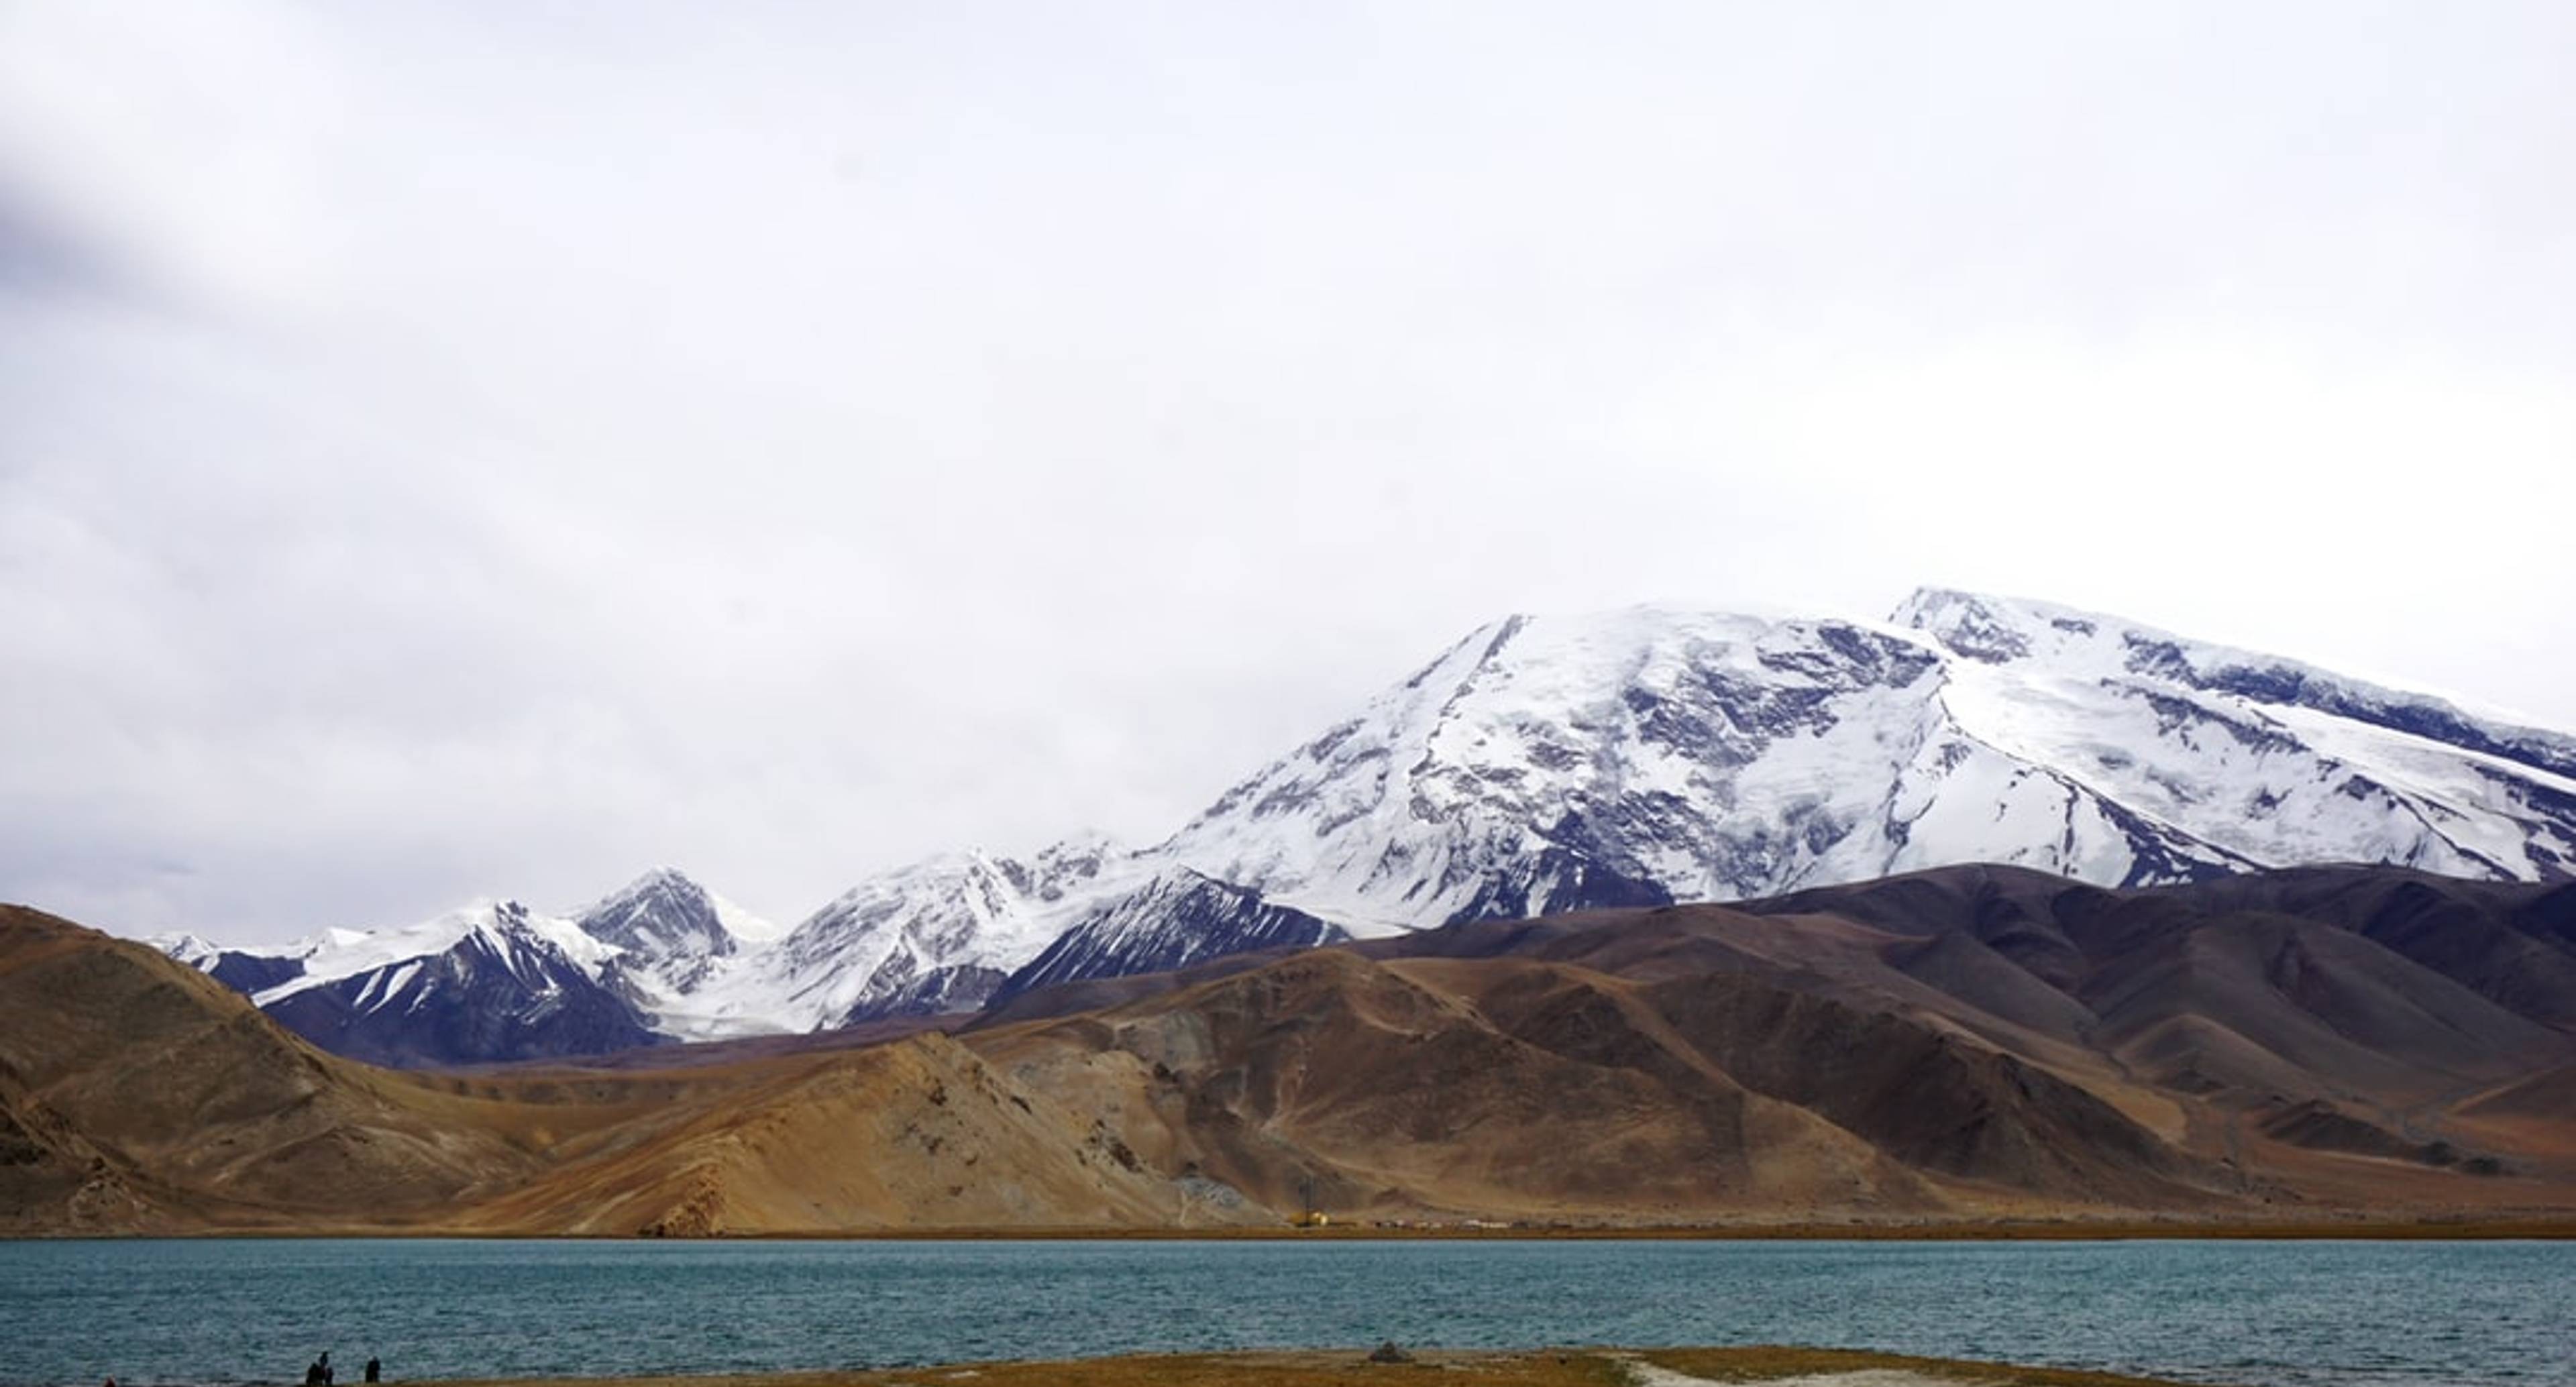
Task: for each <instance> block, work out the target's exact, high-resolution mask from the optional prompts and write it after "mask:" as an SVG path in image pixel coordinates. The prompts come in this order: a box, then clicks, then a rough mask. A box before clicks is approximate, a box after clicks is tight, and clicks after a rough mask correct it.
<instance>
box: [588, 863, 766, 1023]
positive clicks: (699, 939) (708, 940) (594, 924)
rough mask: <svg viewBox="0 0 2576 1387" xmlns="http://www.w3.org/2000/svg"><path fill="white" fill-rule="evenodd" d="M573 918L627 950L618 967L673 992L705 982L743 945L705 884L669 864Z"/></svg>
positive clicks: (591, 932) (592, 933)
mask: <svg viewBox="0 0 2576 1387" xmlns="http://www.w3.org/2000/svg"><path fill="white" fill-rule="evenodd" d="M573 923H574V924H575V925H577V926H579V927H580V929H581V931H582V933H584V934H587V935H589V936H590V937H591V938H593V939H596V940H598V941H600V942H601V943H603V944H613V945H616V946H617V947H618V948H620V949H622V950H624V951H625V952H624V953H623V954H622V955H620V957H619V958H618V960H617V962H618V966H619V967H620V968H622V969H626V970H629V971H633V972H636V973H640V974H643V975H645V976H648V977H651V978H653V979H654V980H655V981H657V982H659V983H660V984H661V985H662V986H664V987H666V988H668V989H670V990H672V991H675V992H686V991H688V990H689V989H690V988H692V987H694V986H696V985H697V984H698V983H699V982H701V981H704V980H705V978H706V976H707V974H708V972H709V971H711V970H712V969H713V968H714V967H715V963H716V960H718V959H722V958H730V957H732V956H733V955H734V953H735V952H736V951H737V950H738V949H739V947H740V946H739V944H738V943H737V942H736V941H735V939H734V937H733V933H732V932H731V931H730V930H727V929H726V928H725V926H724V921H723V920H721V919H720V918H718V916H717V913H716V906H715V901H714V900H713V898H711V897H709V896H708V895H707V893H706V889H705V888H704V887H702V886H700V885H698V884H697V883H696V882H694V881H691V880H689V879H688V878H687V877H685V876H682V875H681V874H679V873H678V872H674V871H670V870H667V869H665V870H661V871H656V872H651V873H648V874H646V875H645V876H644V877H643V878H642V879H640V880H638V881H636V882H635V883H634V884H633V885H631V886H629V887H627V888H626V889H625V890H623V891H620V892H618V893H617V894H616V895H613V896H610V897H609V898H607V899H606V900H603V901H601V902H599V903H598V904H596V905H594V906H592V907H590V908H589V909H588V910H585V911H583V912H582V913H581V914H580V915H578V916H576V917H574V919H573Z"/></svg>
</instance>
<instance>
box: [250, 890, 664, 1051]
mask: <svg viewBox="0 0 2576 1387" xmlns="http://www.w3.org/2000/svg"><path fill="white" fill-rule="evenodd" d="M525 918H526V911H525V908H524V907H520V906H517V905H516V904H515V903H511V904H506V905H503V906H501V907H499V908H498V910H497V911H496V912H495V923H494V925H493V927H490V928H479V929H475V930H472V931H469V932H468V933H467V934H466V936H465V937H464V938H463V939H461V940H459V941H458V942H457V943H456V944H455V946H454V947H452V948H450V949H448V950H447V951H446V952H444V953H441V954H437V955H434V956H431V957H429V958H425V959H410V960H405V961H403V962H400V963H395V964H391V965H388V966H386V967H382V968H377V969H372V970H369V971H367V972H364V973H359V974H356V975H354V976H352V977H346V978H340V979H337V980H335V981H332V982H327V983H322V984H319V985H316V986H313V987H309V988H305V989H303V990H302V991H298V992H294V993H291V994H289V995H287V996H285V997H281V998H278V999H276V1000H274V1001H271V1002H270V1003H269V1004H268V1005H267V1006H265V1007H263V1008H262V1010H264V1011H266V1012H267V1013H268V1014H269V1016H271V1017H272V1018H274V1019H275V1020H276V1021H277V1022H278V1023H279V1024H281V1025H283V1026H285V1027H286V1028H287V1029H288V1030H291V1031H294V1032H295V1033H296V1034H298V1035H301V1036H303V1037H304V1038H305V1039H307V1040H310V1041H312V1042H313V1043H314V1044H316V1045H319V1046H321V1047H322V1048H323V1049H326V1050H329V1051H331V1052H332V1053H334V1054H339V1055H346V1056H348V1057H349V1058H351V1059H357V1060H364V1061H366V1062H368V1063H370V1064H382V1065H388V1066H392V1067H394V1068H436V1067H442V1066H448V1065H464V1064H491V1063H497V1062H501V1061H505V1060H524V1059H549V1058H560V1057H564V1056H571V1055H598V1054H607V1053H610V1052H612V1051H616V1050H631V1049H635V1048H637V1047H640V1046H646V1045H658V1044H661V1043H663V1041H664V1037H662V1036H661V1035H659V1034H657V1033H656V1032H655V1031H654V1030H653V1029H652V1026H651V1024H650V1021H649V1019H648V1018H647V1017H646V1016H645V1015H644V1014H643V1013H642V1012H641V1011H639V1010H638V1009H637V1008H636V1006H635V1004H634V1003H633V1002H631V1001H629V1000H628V999H627V998H626V997H624V996H623V995H621V994H620V993H619V992H618V991H617V990H616V989H614V988H612V987H609V986H606V985H604V984H602V983H601V982H599V981H596V980H594V979H593V978H592V977H591V975H590V974H589V973H588V972H587V971H585V970H584V969H583V968H582V967H581V965H580V964H579V963H576V962H575V961H573V960H572V959H571V958H569V957H567V956H566V955H565V954H564V953H563V952H562V951H561V950H560V949H558V948H556V947H555V946H554V945H553V944H552V943H551V942H549V941H547V940H545V939H544V938H542V937H540V936H538V935H536V934H534V933H531V932H528V931H526V930H525V928H524V922H525Z"/></svg>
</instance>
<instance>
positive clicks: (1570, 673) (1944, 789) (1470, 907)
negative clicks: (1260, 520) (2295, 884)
mask: <svg viewBox="0 0 2576 1387" xmlns="http://www.w3.org/2000/svg"><path fill="white" fill-rule="evenodd" d="M1157 851H1158V852H1159V853H1161V854H1163V855H1166V856H1168V857H1170V858H1172V859H1174V860H1176V861H1180V862H1184V863H1187V864H1189V865H1191V866H1193V867H1195V868H1197V869H1198V870H1200V871H1203V872H1205V873H1207V874H1208V875H1210V876H1212V877H1216V878H1219V879H1222V880H1226V881H1230V882H1234V883H1237V884H1240V885H1243V886H1246V887H1249V888H1251V889H1254V890H1257V891H1259V892H1260V893H1262V894H1263V895H1264V896H1265V897H1267V898H1268V899H1269V900H1271V901H1273V902H1275V903H1278V904H1282V905H1287V906H1293V907H1295V908H1298V909H1302V910H1306V911H1309V912H1311V913H1313V914H1316V915H1318V916H1321V917H1323V918H1326V919H1331V920H1336V921H1339V922H1341V923H1343V924H1345V925H1347V926H1349V927H1351V928H1353V929H1356V930H1362V931H1368V932H1383V931H1390V930H1395V929H1418V928H1424V927H1428V926H1433V925H1439V924H1443V923H1448V922H1451V921H1458V920H1468V919H1480V918H1492V917H1497V916H1506V915H1514V914H1537V913H1547V912H1552V911H1558V910H1566V909H1573V908H1577V907H1582V906H1588V905H1612V904H1621V905H1624V904H1639V903H1646V902H1653V901H1659V900H1667V899H1670V900H1720V901H1722V900H1731V899H1743V898H1749V897H1758V896H1765V895H1771V894H1776V893H1779V892H1783V891H1788V890H1793V889H1797V888H1800V887H1805V886H1813V885H1823V884H1827V883H1834V882H1846V881H1858V880H1865V879H1868V878H1872V877H1877V876H1883V875H1887V874H1889V873H1894V872H1902V871H1909V870H1912V869H1915V868H1919V867H1933V866H1941V865H1947V864H1953V863H1964V862H1999V863H2011V864H2016V865H2021V866H2027V867H2034V868H2038V869H2041V870H2045V871H2051V872H2056V873H2059V874H2063V875H2067V876H2073V877H2079V878H2082V879H2084V880H2088V881H2094V882H2099V883H2103V884H2106V885H2142V884H2151V883H2159V882H2171V881H2181V880H2188V879H2193V878H2196V877H2201V876H2206V875H2212V874H2216V873H2222V872H2227V871H2231V870H2239V869H2243V868H2246V867H2249V866H2256V865H2264V866H2272V865H2290V864H2295V863H2304V862H2323V861H2369V862H2390V863H2397V864H2402V865H2407V866H2414V867H2420V868H2423V869H2426V870H2429V871H2435V872H2442V873H2447V874H2453V875H2461V876H2485V877H2500V878H2520V879H2541V878H2553V877H2562V876H2566V875H2569V873H2570V864H2571V863H2576V739H2570V738H2567V737H2564V736H2560V735H2558V734H2554V733H2548V732H2540V731H2534V730H2530V729H2523V728H2513V727H2504V726H2498V725H2495V724H2492V723H2488V722H2485V721H2482V720H2480V719H2477V718H2474V717H2471V716H2470V715H2468V714H2465V713H2463V712H2461V711H2459V710H2458V709H2456V708H2452V707H2451V706H2450V705H2448V704H2445V703H2442V702H2440V701H2439V700H2435V699H2429V698H2424V697H2420V696H2416V695H2409V694H2402V693H2397V692H2394V691H2390V690H2385V689H2379V688H2375V687H2373V686H2369V685H2365V684H2361V683H2358V682H2356V681H2352V680H2345V679H2340V678H2337V677H2335V676H2332V675H2327V674H2324V673H2322V672H2320V671H2317V670H2313V669H2309V668H2307V667H2304V666H2300V665H2297V664H2294V663H2292V662H2289V661H2284V660H2278V659H2273V658H2271V657H2265V656H2256V655H2249V654H2245V653H2242V652H2237V651H2232V650H2226V649H2222V648H2219V647H2214V646H2206V645H2200V644H2196V643H2193V642H2188V641H2184V640H2181V639H2179V638H2177V637H2174V636H2171V635H2168V634H2166V633H2164V632H2161V631H2156V630H2153V629H2152V628H2148V627H2143V626H2138V625H2135V624H2134V623H2126V622H2121V621H2119V620H2117V619H2115V618H2110V617H2103V616H2095V615H2089V614H2085V613H2080V612H2073V611H2069V610H2066V609H2063V608H2058V607H2053V606H2049V605H2047V604H2043V603H2036V602H2021V601H2011V600H2005V599H1997V598H1987V597H1977V596H1972V595H1969V594H1965V593H1956V592H1948V591H1941V590H1931V589H1927V590H1924V591H1922V592H1918V593H1916V594H1915V595H1914V596H1913V597H1911V598H1910V599H1908V600H1907V601H1906V602H1905V604H1904V605H1903V606H1902V607H1900V608H1899V609H1898V611H1897V612H1896V614H1895V616H1894V617H1893V618H1892V620H1891V621H1890V622H1888V623H1884V624H1881V623H1863V622H1850V621H1835V620H1784V621H1764V620H1757V619H1753V618H1747V617H1737V616H1725V615H1713V614H1705V613H1696V612H1680V611H1667V610H1660V609H1651V608H1641V609H1637V610H1632V611H1627V612H1621V613H1616V614H1613V615H1609V616H1600V617H1589V618H1579V619H1569V618H1531V617H1514V618H1511V619H1509V620H1507V621H1503V622H1500V623H1497V624H1495V625H1493V626H1490V627H1487V628H1485V629H1483V630H1481V631H1478V632H1476V633H1475V634H1474V635H1472V636H1470V637H1469V638H1468V639H1467V640H1465V641H1463V642H1461V643H1460V644H1459V645H1457V646H1456V647H1454V648H1452V649H1451V650H1450V651H1449V652H1448V653H1447V654H1445V655H1444V656H1442V657H1441V658H1440V659H1439V660H1437V661H1435V662H1434V663H1433V664H1432V665H1430V666H1429V667H1428V668H1426V669H1424V670H1422V671H1421V672H1420V673H1418V674H1416V675H1414V676H1413V677H1412V678H1411V679H1408V680H1406V681H1405V682H1404V683H1403V684H1401V685H1399V686H1397V687H1396V688H1394V689H1392V690H1389V691H1388V692H1387V693H1385V694H1383V695H1381V696H1380V697H1379V698H1378V699H1376V700H1375V701H1374V702H1373V703H1372V704H1371V705H1370V706H1369V707H1368V708H1367V709H1366V710H1365V711H1363V712H1362V713H1361V715H1360V716H1359V717H1357V718H1354V719H1351V720H1350V721H1348V722H1344V723H1342V724H1340V725H1338V726H1336V727H1334V728H1332V729H1330V730H1329V731H1327V732H1326V733H1324V735H1322V736H1321V737H1318V738H1317V739H1315V740H1314V741H1312V742H1310V743H1308V744H1307V745H1306V746H1305V747H1303V748H1301V749H1300V750H1298V751H1297V752H1296V753H1294V754H1292V755H1290V756H1289V757H1287V758H1285V759H1284V760H1281V761H1279V762H1277V763H1275V764H1273V765H1271V766H1269V767H1267V768H1265V769H1264V770H1262V771H1261V772H1259V773H1258V774H1256V775H1254V776H1253V777H1252V778H1250V779H1248V780H1246V781H1244V782H1243V783H1242V784H1240V785H1238V786H1236V787H1235V788H1234V789H1233V790H1231V791H1228V792H1227V793H1226V795H1225V796H1224V797H1223V798H1222V799H1220V800H1219V801H1218V802H1217V803H1216V805H1215V806H1213V807H1212V808H1210V809H1209V810H1208V811H1207V812H1206V813H1205V814H1202V815H1201V816H1200V817H1199V818H1198V819H1196V820H1194V821H1193V822H1192V823H1191V824H1189V825H1188V826H1187V827H1185V828H1184V829H1182V830H1181V832H1180V833H1179V834H1178V835H1176V836H1175V837H1174V838H1172V839H1171V840H1170V841H1169V842H1167V843H1165V844H1163V845H1162V846H1161V847H1160V848H1159V849H1157Z"/></svg>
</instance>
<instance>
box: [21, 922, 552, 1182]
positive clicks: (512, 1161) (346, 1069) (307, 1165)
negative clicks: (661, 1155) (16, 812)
mask: <svg viewBox="0 0 2576 1387" xmlns="http://www.w3.org/2000/svg"><path fill="white" fill-rule="evenodd" d="M477 1109H478V1105H477V1104H475V1103H473V1102H471V1101H468V1100H464V1099H460V1098H456V1097H453V1096H449V1095H442V1094H438V1093H434V1092H431V1091H429V1090H426V1089H422V1088H420V1087H418V1086H416V1085H413V1084H411V1083H409V1082H408V1081H406V1080H404V1079H402V1078H400V1077H398V1076H394V1075H390V1074H387V1073H384V1072H383V1071H379V1070H373V1069H369V1068H366V1067H365V1066H362V1065H356V1064H352V1063H349V1062H348V1061H345V1060H341V1059H337V1058H335V1057H332V1056H329V1055H326V1054H323V1053H321V1052H319V1051H317V1050H315V1049H313V1048H312V1047H311V1046H309V1045H306V1044H305V1043H304V1042H302V1041H300V1040H297V1039H296V1038H294V1037H292V1036H290V1035H288V1034H287V1033H285V1032H284V1031H282V1030H280V1029H278V1028H277V1027H276V1026H275V1025H273V1024H272V1023H270V1022H269V1021H268V1020H266V1019H265V1018H263V1017H261V1016H260V1015H259V1014H258V1013H257V1012H256V1011H255V1010H253V1009H252V1007H251V1006H250V1004H249V1003H248V1002H247V1001H246V1000H244V999H243V998H242V997H240V996H239V995H238V994H236V993H234V992H232V991H231V990H229V989H227V988H225V987H223V986H222V985H220V984H218V983H216V982H215V981H213V980H212V979H210V978H207V977H203V976H201V975H199V974H198V973H196V972H194V971H192V970H190V969H188V968H186V967H183V966H181V965H179V964H177V963H175V962H172V961H170V960H167V959H164V958H162V957H160V956H159V955H157V954H155V953H153V952H152V951H150V950H148V949H145V948H142V947H140V946H137V945H133V944H128V943H125V942H123V941H119V940H115V939H111V938H109V937H108V936H106V935H102V934H98V933H96V932H94V931H91V930H86V929H82V928H80V927H79V926H77V925H73V924H70V923H69V922H66V921H63V920H58V919H55V918H53V917H51V916H47V915H43V914H40V913H38V912H36V911H31V910H26V909H23V908H20V907H16V906H0V1146H6V1147H7V1148H8V1149H9V1153H10V1154H9V1158H8V1159H7V1160H5V1161H0V1228H10V1229H19V1230H29V1231H61V1230H65V1229H77V1230H86V1231H101V1232H114V1231H136V1230H169V1231H175V1230H183V1229H189V1228H195V1227H202V1226H206V1225H208V1224H219V1225H222V1226H228V1227H257V1226H264V1225H279V1224H295V1225H298V1226H312V1225H313V1224H315V1223H317V1222H324V1223H327V1222H334V1221H338V1222H346V1223H353V1224H354V1223H366V1224H383V1223H386V1222H390V1221H395V1220H399V1219H402V1218H405V1217H417V1216H422V1215H425V1214H429V1213H433V1212H435V1211H437V1210H439V1209H442V1208H445V1207H448V1205H449V1204H450V1203H451V1202H452V1201H454V1200H456V1199H458V1198H460V1197H464V1196H467V1195H468V1194H469V1192H472V1191H475V1190H477V1189H478V1188H480V1187H484V1186H486V1185H489V1184H493V1183H495V1182H498V1183H508V1182H511V1181H513V1180H515V1179H516V1178H517V1177H519V1176H520V1175H522V1174H524V1173H525V1172H526V1171H527V1170H529V1169H531V1168H532V1167H533V1165H534V1164H535V1162H534V1160H533V1158H532V1157H531V1156H530V1155H529V1154H528V1153H527V1152H526V1151H525V1150H524V1149H522V1148H521V1147H520V1146H519V1145H517V1144H516V1143H515V1142H513V1141H512V1140H511V1139H510V1138H509V1137H508V1136H506V1135H504V1134H503V1133H501V1132H498V1131H495V1130H493V1128H492V1127H491V1126H490V1125H489V1124H488V1123H487V1122H486V1121H485V1120H484V1115H483V1114H482V1113H480V1112H479V1111H478V1110H477Z"/></svg>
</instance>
